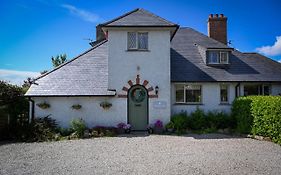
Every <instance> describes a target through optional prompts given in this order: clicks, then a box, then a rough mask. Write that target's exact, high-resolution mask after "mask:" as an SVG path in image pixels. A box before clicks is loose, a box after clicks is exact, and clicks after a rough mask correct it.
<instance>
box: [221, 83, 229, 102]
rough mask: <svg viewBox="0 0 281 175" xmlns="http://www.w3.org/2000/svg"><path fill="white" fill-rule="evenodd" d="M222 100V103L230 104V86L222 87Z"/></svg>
mask: <svg viewBox="0 0 281 175" xmlns="http://www.w3.org/2000/svg"><path fill="white" fill-rule="evenodd" d="M220 99H221V103H228V85H221V86H220Z"/></svg>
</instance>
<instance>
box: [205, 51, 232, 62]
mask: <svg viewBox="0 0 281 175" xmlns="http://www.w3.org/2000/svg"><path fill="white" fill-rule="evenodd" d="M228 63H229V62H228V52H226V51H217V50H216V51H213V50H212V51H208V64H228Z"/></svg>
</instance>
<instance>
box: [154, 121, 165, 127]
mask: <svg viewBox="0 0 281 175" xmlns="http://www.w3.org/2000/svg"><path fill="white" fill-rule="evenodd" d="M154 127H155V128H163V122H162V121H161V120H156V122H155V123H154Z"/></svg>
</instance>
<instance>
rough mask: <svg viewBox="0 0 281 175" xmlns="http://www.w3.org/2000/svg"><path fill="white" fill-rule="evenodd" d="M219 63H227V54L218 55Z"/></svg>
mask: <svg viewBox="0 0 281 175" xmlns="http://www.w3.org/2000/svg"><path fill="white" fill-rule="evenodd" d="M220 63H228V53H227V52H221V53H220Z"/></svg>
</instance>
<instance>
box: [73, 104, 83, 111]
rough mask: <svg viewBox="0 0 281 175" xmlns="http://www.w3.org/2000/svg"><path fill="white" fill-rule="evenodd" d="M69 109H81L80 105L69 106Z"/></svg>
mask: <svg viewBox="0 0 281 175" xmlns="http://www.w3.org/2000/svg"><path fill="white" fill-rule="evenodd" d="M71 108H72V109H76V110H79V109H81V108H82V106H81V105H79V104H77V105H72V106H71Z"/></svg>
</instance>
